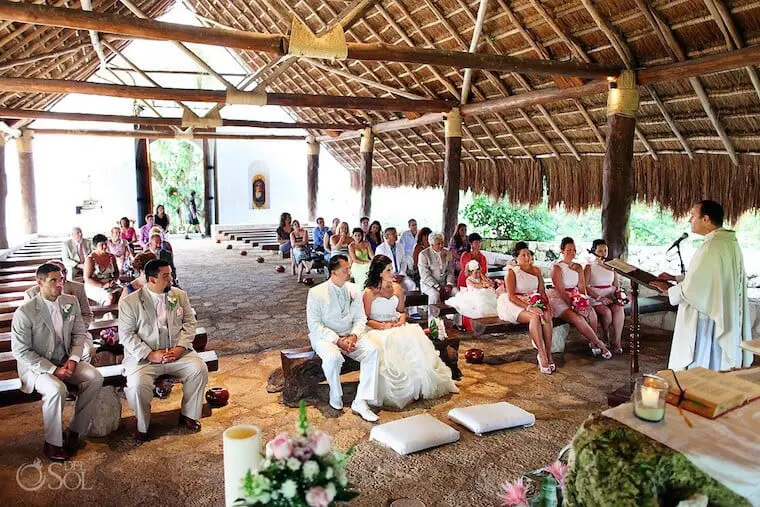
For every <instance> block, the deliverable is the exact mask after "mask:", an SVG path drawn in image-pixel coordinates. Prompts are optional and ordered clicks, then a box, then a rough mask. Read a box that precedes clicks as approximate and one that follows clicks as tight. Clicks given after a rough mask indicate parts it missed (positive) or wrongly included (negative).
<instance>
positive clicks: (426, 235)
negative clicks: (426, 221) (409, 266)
mask: <svg viewBox="0 0 760 507" xmlns="http://www.w3.org/2000/svg"><path fill="white" fill-rule="evenodd" d="M432 232H433V231H432V230H431V229H430V227H423V228H422V229H420V230H419V232H418V233H417V243H416V244H415V245H414V251H413V252H412V257H413V259H414V267H415V269H416V268H417V266H418V265H419V257H420V252H422V251H423V250H424V249H426V248H428V247H430V234H432Z"/></svg>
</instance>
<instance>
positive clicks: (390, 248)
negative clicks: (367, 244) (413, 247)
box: [375, 227, 417, 292]
mask: <svg viewBox="0 0 760 507" xmlns="http://www.w3.org/2000/svg"><path fill="white" fill-rule="evenodd" d="M397 240H398V235H397V233H396V228H395V227H388V228H386V229H385V241H383V242H382V243H380V244H379V245H378V246H377V248H375V255H378V254H382V255H385V256H386V257H388V258H389V259H390V260H391V261H392V262H393V276H394V281H395V282H396V283H400V284H401V286H402V287H403V288H404V290H405V291H407V292H409V291H410V290H415V289H416V288H417V284H415V283H414V279H413V275H414V266H412V259H410V258H409V257H407V256H406V252H405V251H404V249H403V248H402V247H401V245H399V244H397V243H396V241H397Z"/></svg>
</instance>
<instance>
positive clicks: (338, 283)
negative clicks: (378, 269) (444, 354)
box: [306, 224, 380, 422]
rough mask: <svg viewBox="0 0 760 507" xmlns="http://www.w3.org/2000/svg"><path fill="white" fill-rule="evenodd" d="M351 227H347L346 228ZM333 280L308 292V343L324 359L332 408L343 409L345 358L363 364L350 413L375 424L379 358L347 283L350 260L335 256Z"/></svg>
mask: <svg viewBox="0 0 760 507" xmlns="http://www.w3.org/2000/svg"><path fill="white" fill-rule="evenodd" d="M346 226H348V224H346ZM327 269H328V271H329V272H330V278H329V279H328V280H327V281H326V282H324V283H321V284H319V285H317V286H316V287H312V288H311V289H309V295H308V297H307V298H306V322H307V324H308V326H309V341H310V342H311V347H312V348H313V349H314V352H316V354H317V355H318V356H319V357H320V358H321V359H322V370H323V371H324V372H325V378H326V379H327V383H328V384H329V386H330V406H331V407H332V408H334V409H335V410H342V409H343V389H342V388H341V385H340V369H341V366H343V362H344V361H345V359H343V355H346V356H348V357H350V358H351V359H354V360H356V361H359V363H360V364H361V370H360V371H359V385H358V387H357V389H356V398H355V399H354V401H353V403H351V410H353V411H354V412H356V413H358V414H359V415H360V416H361V417H362V419H364V420H366V421H369V422H375V421H377V420H378V417H377V415H376V414H375V413H373V412H372V411H371V410H370V408H369V406H368V405H367V402H368V401H371V400H376V399H377V396H378V374H379V368H380V355H379V352H378V350H377V346H376V345H375V344H374V343H373V342H372V341H370V340H369V339H367V337H366V335H365V333H366V324H367V317H366V315H364V308H363V307H362V298H361V294H360V292H359V288H358V287H356V285H354V284H352V283H351V282H349V281H348V279H349V278H350V277H351V265H350V263H349V260H348V257H346V256H344V255H342V254H335V255H333V256H332V258H331V259H330V262H329V263H328V265H327Z"/></svg>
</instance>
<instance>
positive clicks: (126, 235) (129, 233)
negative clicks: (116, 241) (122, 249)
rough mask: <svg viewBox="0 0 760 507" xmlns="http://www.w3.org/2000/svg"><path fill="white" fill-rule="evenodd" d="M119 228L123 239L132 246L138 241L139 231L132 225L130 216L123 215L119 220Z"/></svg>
mask: <svg viewBox="0 0 760 507" xmlns="http://www.w3.org/2000/svg"><path fill="white" fill-rule="evenodd" d="M119 228H120V230H121V239H123V240H125V241H126V242H127V243H129V244H130V246H131V245H132V243H135V242H137V232H136V231H135V228H134V227H132V225H131V223H130V221H129V218H127V217H121V220H119Z"/></svg>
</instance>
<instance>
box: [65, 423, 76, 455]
mask: <svg viewBox="0 0 760 507" xmlns="http://www.w3.org/2000/svg"><path fill="white" fill-rule="evenodd" d="M63 448H64V450H65V451H66V452H67V453H69V456H72V457H73V456H75V455H76V453H77V451H78V450H79V433H77V432H76V431H71V430H67V431H66V432H65V433H64V435H63Z"/></svg>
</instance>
